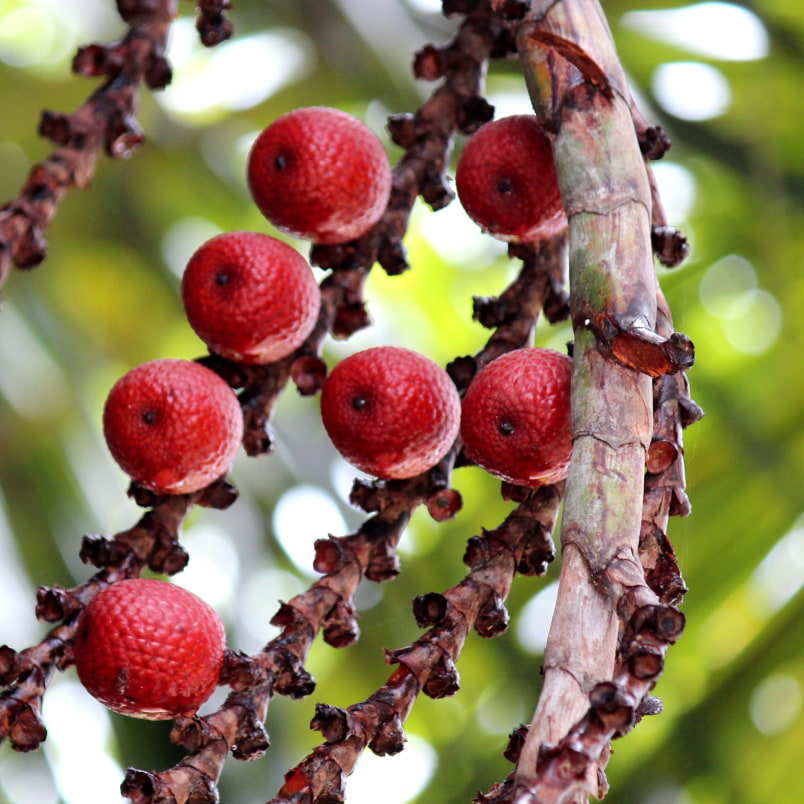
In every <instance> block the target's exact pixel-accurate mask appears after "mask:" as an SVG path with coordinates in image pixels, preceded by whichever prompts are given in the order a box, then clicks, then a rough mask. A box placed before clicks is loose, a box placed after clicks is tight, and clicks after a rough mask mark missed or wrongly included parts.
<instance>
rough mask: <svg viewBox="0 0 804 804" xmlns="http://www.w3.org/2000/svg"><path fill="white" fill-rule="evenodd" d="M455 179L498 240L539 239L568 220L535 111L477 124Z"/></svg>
mask: <svg viewBox="0 0 804 804" xmlns="http://www.w3.org/2000/svg"><path fill="white" fill-rule="evenodd" d="M455 184H456V187H457V190H458V197H459V199H460V202H461V204H462V205H463V208H464V209H465V210H466V212H467V214H468V215H469V217H470V218H471V219H472V220H473V221H474V222H475V223H477V224H478V225H479V226H480V227H481V228H482V229H483V230H484V231H486V232H488V233H489V234H491V235H493V236H494V237H497V238H498V239H500V240H512V241H523V242H524V241H533V240H542V239H546V238H548V237H552V236H553V235H556V234H558V233H559V232H561V231H562V230H563V229H564V228H565V227H566V225H567V216H566V215H565V214H564V207H563V205H562V202H561V192H560V191H559V189H558V178H557V177H556V171H555V166H554V164H553V153H552V150H551V148H550V142H549V140H548V139H547V137H546V136H545V134H544V132H543V131H542V127H541V124H540V123H539V121H538V118H537V117H536V116H535V115H526V114H523V115H512V116H511V117H502V118H500V119H499V120H493V121H491V122H489V123H486V124H485V125H483V126H481V127H480V128H479V129H478V130H477V131H476V132H475V133H474V134H473V135H472V136H471V137H470V138H469V139H468V140H467V142H466V145H465V147H464V149H463V152H462V153H461V155H460V157H459V159H458V166H457V169H456V173H455Z"/></svg>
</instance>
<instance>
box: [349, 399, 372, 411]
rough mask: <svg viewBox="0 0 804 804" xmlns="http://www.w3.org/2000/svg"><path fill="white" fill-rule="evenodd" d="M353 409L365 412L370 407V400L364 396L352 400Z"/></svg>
mask: <svg viewBox="0 0 804 804" xmlns="http://www.w3.org/2000/svg"><path fill="white" fill-rule="evenodd" d="M352 407H353V408H354V409H355V410H365V409H366V408H367V407H368V399H366V397H364V396H356V397H355V398H354V399H353V400H352Z"/></svg>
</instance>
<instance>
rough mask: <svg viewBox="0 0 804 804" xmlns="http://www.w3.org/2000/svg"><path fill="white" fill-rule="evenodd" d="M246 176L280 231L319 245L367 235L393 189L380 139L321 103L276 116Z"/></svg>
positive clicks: (262, 136) (259, 141) (258, 201)
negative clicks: (320, 104)
mask: <svg viewBox="0 0 804 804" xmlns="http://www.w3.org/2000/svg"><path fill="white" fill-rule="evenodd" d="M247 173H248V184H249V188H250V190H251V195H252V197H253V198H254V202H255V203H256V204H257V207H258V208H259V210H260V212H262V214H263V215H264V216H265V217H266V218H267V219H268V220H269V221H270V222H271V223H272V224H273V225H274V226H276V227H277V229H280V230H281V231H283V232H286V233H288V234H290V235H293V236H294V237H299V238H302V239H304V240H311V241H313V242H315V243H322V244H329V243H345V242H347V241H349V240H354V239H355V238H357V237H360V235H362V234H364V233H365V232H367V231H368V230H369V229H370V228H371V227H372V226H373V225H374V224H375V223H376V222H377V221H378V220H379V219H380V217H381V216H382V214H383V212H384V211H385V208H386V206H387V204H388V199H389V197H390V193H391V165H390V163H389V161H388V155H387V154H386V153H385V149H384V148H383V146H382V143H381V142H380V140H379V139H378V137H377V136H376V135H375V134H374V132H372V131H371V129H369V128H368V127H367V126H366V125H365V124H364V123H362V122H361V121H360V120H358V119H357V118H355V117H352V115H350V114H347V113H346V112H342V111H340V110H339V109H330V108H327V107H324V106H310V107H305V108H302V109H294V110H293V111H291V112H287V113H286V114H283V115H282V116H281V117H278V118H277V119H276V120H274V122H273V123H271V124H270V125H269V126H268V127H267V128H265V129H264V130H263V131H262V133H261V134H260V135H259V136H258V137H257V139H256V141H255V142H254V145H253V147H252V149H251V153H250V154H249V158H248V170H247Z"/></svg>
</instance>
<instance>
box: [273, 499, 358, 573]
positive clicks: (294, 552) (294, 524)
mask: <svg viewBox="0 0 804 804" xmlns="http://www.w3.org/2000/svg"><path fill="white" fill-rule="evenodd" d="M273 525H274V532H275V534H276V538H277V540H278V541H279V543H280V544H281V545H282V547H283V548H284V550H285V552H286V553H287V555H288V558H290V560H291V561H292V562H293V564H294V565H295V566H296V567H297V568H298V569H299V570H300V571H301V572H303V573H305V574H306V575H314V574H315V573H314V571H313V568H312V565H313V558H314V556H315V549H314V547H313V545H314V543H315V540H316V539H325V538H326V537H327V536H328V535H330V534H333V535H340V534H343V533H344V531H345V530H346V523H345V522H344V519H343V515H342V514H341V511H340V508H338V504H337V502H335V500H334V499H333V498H332V496H331V495H330V494H328V493H327V492H326V491H325V490H324V489H322V488H321V487H319V486H313V485H310V484H302V485H299V486H293V488H290V489H288V490H287V491H286V492H285V493H284V494H283V495H282V496H281V497H280V498H279V500H278V501H277V503H276V507H275V508H274V517H273Z"/></svg>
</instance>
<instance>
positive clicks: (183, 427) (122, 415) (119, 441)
mask: <svg viewBox="0 0 804 804" xmlns="http://www.w3.org/2000/svg"><path fill="white" fill-rule="evenodd" d="M103 434H104V436H105V437H106V444H107V445H108V447H109V451H110V452H111V453H112V457H113V458H114V459H115V460H116V461H117V463H118V464H119V465H120V467H121V469H123V471H124V472H127V473H128V474H129V475H130V476H131V477H132V478H133V479H134V480H135V481H136V482H137V483H139V484H140V485H141V486H145V487H147V488H149V489H152V490H154V491H156V492H159V493H161V494H187V493H189V492H191V491H197V490H198V489H200V488H203V487H204V486H207V485H209V484H210V483H211V482H212V481H213V480H216V479H217V478H219V477H220V476H221V475H223V474H225V473H226V472H227V471H228V469H229V466H230V464H231V463H232V460H233V459H234V455H235V452H237V447H238V445H239V444H240V441H241V439H242V437H243V413H242V411H241V409H240V403H239V402H238V401H237V397H236V396H235V394H234V392H233V391H232V389H231V388H230V387H229V386H228V385H227V384H226V383H225V382H224V381H223V380H222V379H221V378H220V377H219V376H218V375H217V374H215V372H213V371H211V370H210V369H208V368H206V367H204V366H202V365H200V364H198V363H191V362H190V361H188V360H175V359H170V358H166V359H163V360H152V361H150V362H149V363H143V364H142V365H140V366H137V367H136V368H133V369H131V371H129V372H128V374H125V375H124V376H123V377H121V378H120V379H119V380H118V381H117V382H116V383H115V384H114V386H113V387H112V390H111V391H110V392H109V396H108V398H107V399H106V405H105V407H104V409H103Z"/></svg>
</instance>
